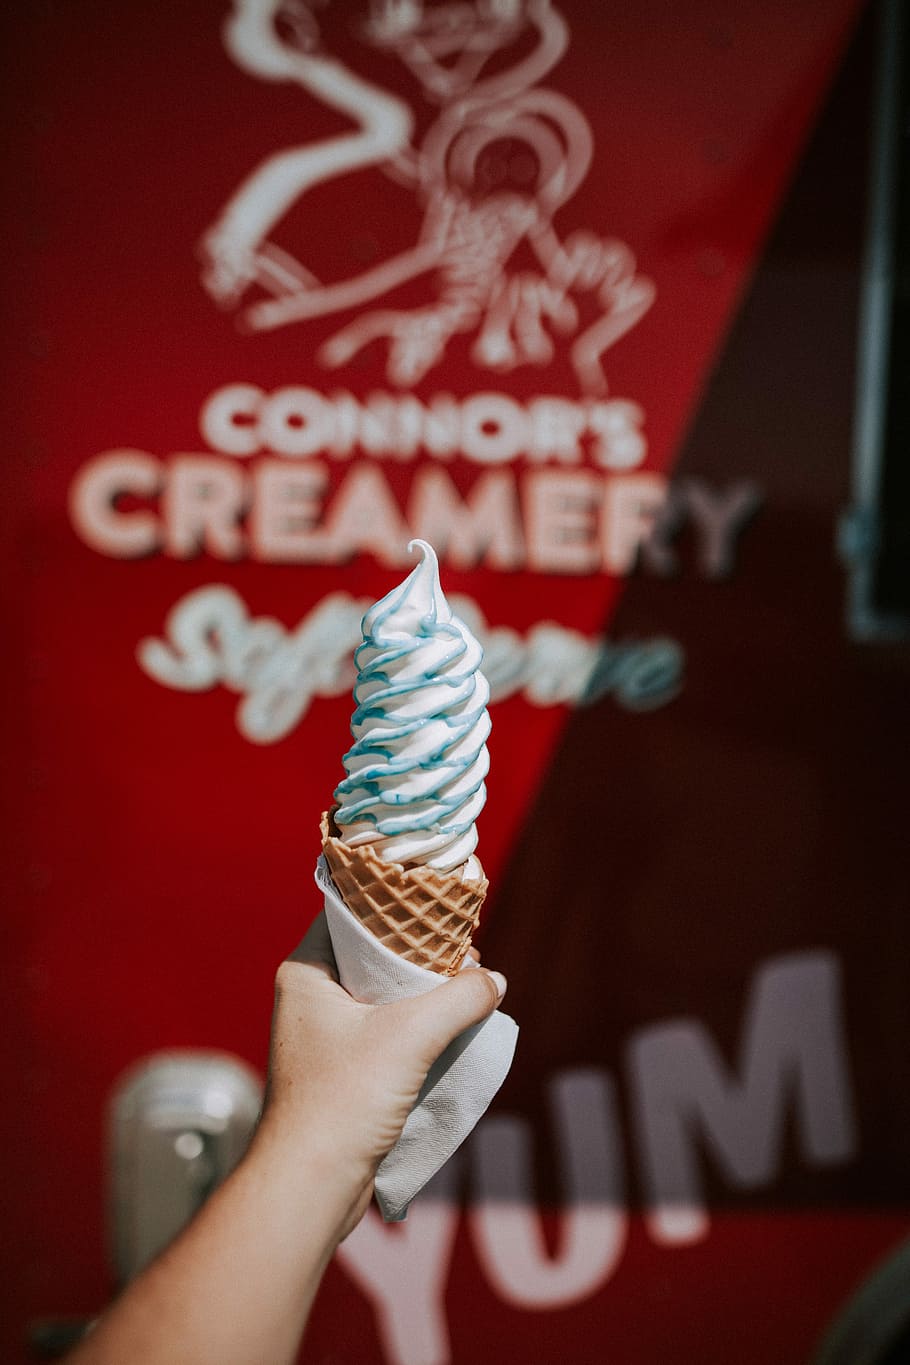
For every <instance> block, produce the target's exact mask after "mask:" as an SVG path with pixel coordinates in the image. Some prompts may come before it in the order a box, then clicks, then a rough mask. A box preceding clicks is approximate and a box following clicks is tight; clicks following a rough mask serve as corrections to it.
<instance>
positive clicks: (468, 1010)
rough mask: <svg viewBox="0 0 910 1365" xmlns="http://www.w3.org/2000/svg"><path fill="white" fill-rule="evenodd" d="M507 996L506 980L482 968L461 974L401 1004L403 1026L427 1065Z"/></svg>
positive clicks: (500, 975)
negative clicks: (420, 1051)
mask: <svg viewBox="0 0 910 1365" xmlns="http://www.w3.org/2000/svg"><path fill="white" fill-rule="evenodd" d="M505 993H506V979H505V977H504V976H503V975H502V974H501V973H500V972H488V971H487V970H486V968H485V967H474V968H471V969H469V970H465V971H461V972H459V973H458V975H457V976H454V977H452V978H451V980H449V981H444V982H443V983H442V985H441V986H436V987H435V988H434V989H433V990H431V991H427V992H426V994H424V995H416V996H412V997H411V999H410V1000H407V1001H401V1002H400V1004H401V1007H402V1014H403V1015H404V1016H405V1017H404V1018H403V1019H402V1021H401V1022H402V1024H403V1025H404V1027H405V1028H406V1029H407V1031H408V1035H409V1036H410V1038H411V1039H412V1040H413V1041H414V1042H415V1043H416V1044H417V1045H418V1047H420V1048H421V1050H422V1051H423V1053H424V1058H425V1060H426V1063H427V1066H431V1065H432V1064H433V1062H435V1060H436V1058H437V1057H438V1056H439V1054H440V1053H441V1052H443V1051H444V1049H445V1048H447V1047H448V1045H449V1043H451V1042H452V1041H453V1039H455V1038H457V1037H458V1035H459V1033H463V1032H464V1030H465V1029H467V1028H470V1027H471V1025H472V1024H479V1023H480V1022H481V1020H482V1019H486V1018H487V1016H488V1015H490V1014H492V1013H493V1011H494V1010H495V1008H496V1006H497V1005H498V1004H499V1002H500V1000H502V997H503V996H504V995H505Z"/></svg>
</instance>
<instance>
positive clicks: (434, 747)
mask: <svg viewBox="0 0 910 1365" xmlns="http://www.w3.org/2000/svg"><path fill="white" fill-rule="evenodd" d="M414 546H417V547H419V549H420V551H421V553H422V559H421V562H420V563H419V564H418V565H417V567H416V568H415V569H414V570H413V572H412V573H411V574H410V575H409V576H408V577H407V578H406V579H405V581H404V582H403V583H401V584H399V586H398V587H397V588H394V589H393V590H392V592H390V593H389V594H388V595H387V596H386V597H384V598H382V599H381V600H380V601H379V602H377V603H376V604H375V606H373V607H371V608H370V610H369V611H368V612H367V614H366V616H365V617H364V618H363V635H364V640H363V643H362V644H361V645H360V647H359V648H358V650H357V651H356V653H355V655H354V660H355V663H356V666H357V671H358V676H357V682H356V685H355V687H354V701H355V706H356V709H355V711H354V714H353V716H352V718H351V733H352V735H353V737H354V740H355V743H354V746H353V748H351V749H350V750H349V751H348V752H347V753H346V754H345V756H344V767H345V771H346V773H347V776H346V777H345V778H344V779H343V780H342V781H341V782H340V783H339V784H338V787H337V788H336V790H335V801H336V803H337V806H338V809H337V810H336V811H335V823H336V825H337V826H338V828H339V831H340V833H341V836H342V838H344V839H345V840H346V841H347V842H348V843H349V844H352V845H356V844H360V843H371V844H373V845H374V846H375V848H376V850H377V852H378V853H380V855H381V856H382V857H384V858H386V859H387V860H389V861H393V862H402V863H414V864H416V863H426V864H428V865H430V866H432V867H435V868H437V869H439V870H440V871H450V870H452V869H454V868H458V867H460V866H461V865H462V864H464V863H465V862H466V861H467V859H468V858H469V857H470V855H471V854H472V853H473V850H474V848H475V847H476V844H477V829H476V824H475V821H476V819H477V816H478V815H479V813H480V811H481V810H482V809H483V805H484V802H485V801H486V787H485V785H484V778H485V777H486V775H487V771H488V768H489V755H488V752H487V747H486V740H487V737H488V735H489V733H490V717H489V712H488V711H487V702H488V701H489V697H490V689H489V686H488V684H487V681H486V679H485V678H484V676H483V673H482V672H481V671H480V663H481V660H482V658H483V651H482V650H481V648H480V645H479V644H478V643H477V641H476V640H475V638H474V636H473V635H472V634H471V632H470V631H469V630H468V627H467V626H466V625H465V624H464V622H463V621H460V620H459V619H458V617H456V616H454V615H453V614H452V612H451V610H450V608H449V606H448V603H447V602H446V600H445V597H444V596H443V593H442V589H441V587H440V583H439V568H438V565H437V562H436V555H435V553H434V552H433V549H432V547H431V546H430V545H428V544H427V543H426V542H425V541H422V540H417V541H412V542H411V544H410V546H409V548H413V547H414Z"/></svg>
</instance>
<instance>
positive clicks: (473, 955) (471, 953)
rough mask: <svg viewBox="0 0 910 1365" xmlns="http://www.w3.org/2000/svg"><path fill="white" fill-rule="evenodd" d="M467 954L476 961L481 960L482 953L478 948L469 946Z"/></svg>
mask: <svg viewBox="0 0 910 1365" xmlns="http://www.w3.org/2000/svg"><path fill="white" fill-rule="evenodd" d="M467 955H468V957H469V958H471V959H472V961H474V962H479V961H480V953H479V952H478V951H477V949H476V948H473V947H471V948H469V949H468V953H467Z"/></svg>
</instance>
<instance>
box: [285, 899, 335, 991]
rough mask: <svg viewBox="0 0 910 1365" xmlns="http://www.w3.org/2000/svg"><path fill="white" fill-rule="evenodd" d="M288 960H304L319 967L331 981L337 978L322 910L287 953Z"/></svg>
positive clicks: (333, 956)
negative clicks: (294, 946) (295, 945)
mask: <svg viewBox="0 0 910 1365" xmlns="http://www.w3.org/2000/svg"><path fill="white" fill-rule="evenodd" d="M288 961H289V962H306V963H308V964H309V965H310V966H313V967H319V968H321V969H322V970H323V971H324V973H325V974H326V976H330V977H331V978H332V980H333V981H337V980H338V968H337V967H336V966H335V952H334V949H333V948H332V937H331V935H330V933H329V925H328V921H327V919H326V917H325V911H324V910H321V911H320V912H319V914H318V915H317V916H316V918H315V919H314V920H313V923H312V924H311V925H310V927H309V929H308V930H307V932H306V933H305V934H304V936H303V938H302V939H301V941H300V942H299V943H298V944H297V947H296V948H295V949H294V951H293V952H292V953H290V954H289V955H288Z"/></svg>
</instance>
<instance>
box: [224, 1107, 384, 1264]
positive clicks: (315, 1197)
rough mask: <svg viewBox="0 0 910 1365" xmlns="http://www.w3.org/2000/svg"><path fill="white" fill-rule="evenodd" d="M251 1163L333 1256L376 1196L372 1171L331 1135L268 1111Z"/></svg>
mask: <svg viewBox="0 0 910 1365" xmlns="http://www.w3.org/2000/svg"><path fill="white" fill-rule="evenodd" d="M245 1161H246V1162H248V1163H251V1164H252V1165H253V1167H254V1168H255V1169H256V1170H258V1172H259V1173H260V1175H261V1176H262V1178H264V1179H266V1180H267V1181H268V1183H269V1185H270V1187H272V1188H273V1189H274V1190H275V1191H276V1194H277V1197H278V1198H280V1199H281V1200H282V1201H283V1202H285V1203H286V1204H288V1205H290V1206H292V1207H294V1208H295V1209H296V1210H297V1211H298V1212H299V1214H300V1216H301V1218H305V1219H306V1226H307V1228H308V1229H309V1232H310V1233H311V1234H312V1233H315V1234H316V1235H317V1236H319V1237H320V1238H321V1240H322V1241H323V1242H324V1244H325V1245H326V1247H327V1249H328V1255H329V1256H331V1254H332V1252H333V1251H334V1250H335V1247H336V1246H337V1245H338V1243H339V1242H340V1241H342V1240H343V1238H344V1237H346V1236H347V1234H348V1233H349V1232H350V1231H351V1229H352V1228H353V1227H354V1226H355V1224H356V1222H359V1220H360V1217H362V1215H363V1212H364V1210H365V1209H366V1207H367V1204H368V1203H369V1194H371V1193H372V1186H373V1173H372V1171H371V1170H369V1169H367V1168H366V1167H365V1166H363V1164H362V1163H361V1162H357V1161H352V1160H351V1159H350V1158H349V1157H347V1156H346V1155H345V1154H344V1153H343V1152H342V1150H341V1149H340V1148H339V1146H338V1144H337V1143H334V1142H333V1141H332V1140H331V1135H330V1134H327V1133H326V1134H324V1133H322V1132H319V1131H313V1130H307V1131H301V1129H300V1127H299V1125H297V1126H291V1125H285V1124H283V1123H282V1122H281V1119H280V1116H279V1115H276V1114H273V1113H270V1112H269V1110H268V1109H267V1110H266V1112H265V1113H264V1114H263V1116H262V1119H261V1120H260V1123H259V1127H258V1128H257V1130H256V1133H255V1135H254V1137H253V1141H252V1143H251V1145H250V1148H249V1151H248V1153H247V1156H246V1158H245Z"/></svg>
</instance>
